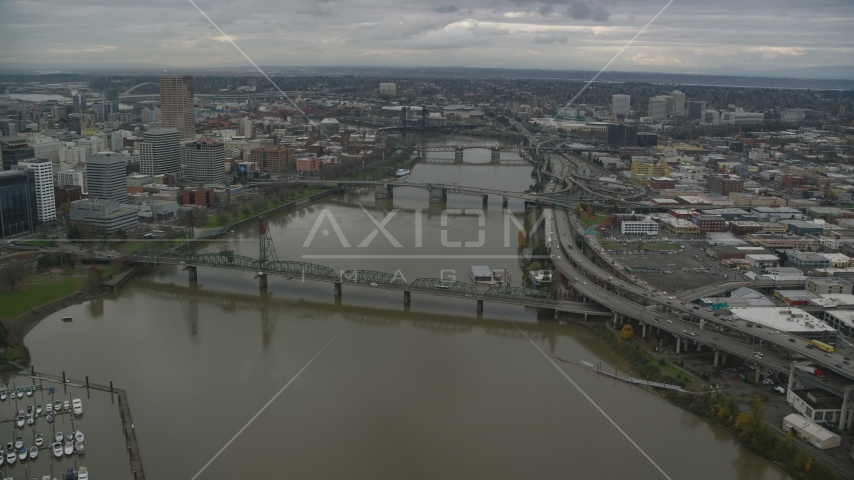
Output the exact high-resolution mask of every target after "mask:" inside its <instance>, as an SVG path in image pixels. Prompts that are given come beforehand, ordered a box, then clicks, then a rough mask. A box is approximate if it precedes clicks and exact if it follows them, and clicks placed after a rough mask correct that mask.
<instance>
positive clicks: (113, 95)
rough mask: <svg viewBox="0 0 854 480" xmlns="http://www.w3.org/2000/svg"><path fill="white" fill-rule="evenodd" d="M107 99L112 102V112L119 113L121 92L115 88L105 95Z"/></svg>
mask: <svg viewBox="0 0 854 480" xmlns="http://www.w3.org/2000/svg"><path fill="white" fill-rule="evenodd" d="M104 96H105V97H107V101H108V102H110V110H111V111H112V113H118V111H119V91H118V90H116V89H115V88H111V89H109V90H107V93H106V94H105V95H104Z"/></svg>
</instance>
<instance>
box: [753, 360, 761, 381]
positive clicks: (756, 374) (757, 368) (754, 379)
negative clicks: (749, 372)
mask: <svg viewBox="0 0 854 480" xmlns="http://www.w3.org/2000/svg"><path fill="white" fill-rule="evenodd" d="M754 372H756V373H755V374H754V375H753V381H754V382H756V383H759V379H760V378H761V376H762V375H761V374H762V367H761V366H759V364H758V363H757V364H756V370H754Z"/></svg>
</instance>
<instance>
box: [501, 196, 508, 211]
mask: <svg viewBox="0 0 854 480" xmlns="http://www.w3.org/2000/svg"><path fill="white" fill-rule="evenodd" d="M501 206H502V207H504V208H507V197H501Z"/></svg>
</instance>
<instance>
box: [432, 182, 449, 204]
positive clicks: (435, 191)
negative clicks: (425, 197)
mask: <svg viewBox="0 0 854 480" xmlns="http://www.w3.org/2000/svg"><path fill="white" fill-rule="evenodd" d="M429 188H430V190H429V191H430V203H445V202H447V201H448V192H447V191H446V190H445V189H444V188H439V187H434V186H432V185H431V186H430V187H429Z"/></svg>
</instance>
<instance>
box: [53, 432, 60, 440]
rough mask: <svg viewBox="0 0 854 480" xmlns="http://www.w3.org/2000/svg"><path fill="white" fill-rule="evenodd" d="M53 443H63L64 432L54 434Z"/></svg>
mask: <svg viewBox="0 0 854 480" xmlns="http://www.w3.org/2000/svg"><path fill="white" fill-rule="evenodd" d="M53 441H55V442H61V441H62V432H56V433H54V434H53Z"/></svg>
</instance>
